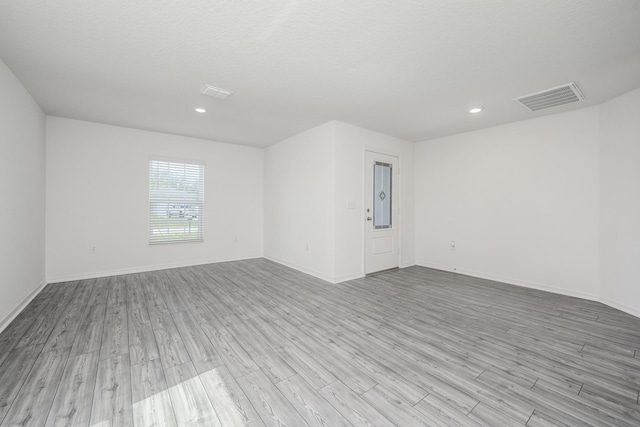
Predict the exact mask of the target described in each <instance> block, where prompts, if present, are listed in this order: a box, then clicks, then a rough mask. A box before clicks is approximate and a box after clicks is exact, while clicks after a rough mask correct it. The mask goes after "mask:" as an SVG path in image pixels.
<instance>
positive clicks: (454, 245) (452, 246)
mask: <svg viewBox="0 0 640 427" xmlns="http://www.w3.org/2000/svg"><path fill="white" fill-rule="evenodd" d="M455 248H456V241H455V240H452V241H451V249H455Z"/></svg>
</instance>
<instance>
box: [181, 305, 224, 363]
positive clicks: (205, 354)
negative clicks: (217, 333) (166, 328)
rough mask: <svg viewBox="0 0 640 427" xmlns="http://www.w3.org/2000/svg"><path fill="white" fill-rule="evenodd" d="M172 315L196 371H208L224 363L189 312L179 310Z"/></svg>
mask: <svg viewBox="0 0 640 427" xmlns="http://www.w3.org/2000/svg"><path fill="white" fill-rule="evenodd" d="M172 317H173V321H174V323H175V325H176V328H177V329H178V332H179V333H180V336H181V338H182V342H183V343H184V346H185V348H186V349H187V353H189V356H190V358H191V361H192V362H193V364H194V367H195V368H196V371H197V372H204V371H208V370H209V369H213V368H217V367H218V366H221V365H222V364H223V363H224V362H223V361H222V358H221V357H220V355H219V354H218V352H217V351H216V350H215V347H214V346H213V344H211V341H209V338H207V336H206V335H205V334H204V332H203V331H202V329H201V328H200V325H199V324H198V323H196V321H195V320H194V319H193V318H192V317H191V314H190V313H188V312H186V311H179V312H175V313H173V314H172Z"/></svg>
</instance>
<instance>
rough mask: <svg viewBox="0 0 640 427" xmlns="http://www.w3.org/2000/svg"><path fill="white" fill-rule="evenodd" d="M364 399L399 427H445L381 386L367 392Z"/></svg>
mask: <svg viewBox="0 0 640 427" xmlns="http://www.w3.org/2000/svg"><path fill="white" fill-rule="evenodd" d="M362 397H363V398H364V400H366V401H367V402H369V404H370V405H371V406H373V407H374V408H376V409H377V410H378V411H380V412H381V413H382V415H384V416H385V417H387V418H388V419H389V420H390V421H391V422H392V423H393V424H395V425H397V426H425V427H428V426H444V424H440V423H438V422H437V421H436V420H435V419H434V418H433V417H431V416H429V415H427V414H425V413H423V412H420V411H418V410H417V409H415V408H414V407H412V406H411V405H408V404H407V403H405V402H403V401H402V400H400V399H399V398H398V397H397V396H396V395H395V394H393V393H391V392H390V391H388V390H386V389H385V388H384V387H382V386H381V385H377V386H375V387H374V388H372V389H371V390H369V391H367V392H366V393H364V394H363V395H362Z"/></svg>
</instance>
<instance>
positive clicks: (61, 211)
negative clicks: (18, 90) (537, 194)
mask: <svg viewBox="0 0 640 427" xmlns="http://www.w3.org/2000/svg"><path fill="white" fill-rule="evenodd" d="M154 155H157V156H165V157H173V158H178V159H187V160H189V159H195V160H203V161H205V162H206V168H205V216H204V227H205V229H204V242H202V243H180V244H170V245H154V246H149V244H148V200H149V195H148V194H149V193H148V191H149V189H148V187H149V181H148V180H149V177H148V167H149V166H148V162H149V157H150V156H154ZM263 157H264V156H263V150H261V149H257V148H249V147H242V146H238V145H232V144H224V143H219V142H213V141H205V140H199V139H194V138H187V137H181V136H175V135H168V134H163V133H156V132H148V131H142V130H135V129H128V128H122V127H116V126H107V125H101V124H97V123H90V122H83V121H77V120H69V119H63V118H57V117H47V193H46V194H47V224H46V225H47V254H48V256H47V277H48V280H49V281H50V282H52V281H60V280H68V279H70V278H81V277H95V276H101V275H108V274H113V273H121V272H131V271H143V270H151V269H158V268H168V267H172V266H181V265H193V264H200V263H208V262H216V261H223V260H230V259H242V258H252V257H260V256H262V235H263V229H262V226H263V216H262V212H263V206H262V201H263V185H262V178H263ZM92 244H95V245H96V246H97V253H96V254H90V253H89V246H90V245H92Z"/></svg>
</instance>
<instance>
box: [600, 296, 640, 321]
mask: <svg viewBox="0 0 640 427" xmlns="http://www.w3.org/2000/svg"><path fill="white" fill-rule="evenodd" d="M600 302H601V303H603V304H606V305H608V306H610V307H613V308H615V309H618V310H621V311H624V312H625V313H627V314H631V315H632V316H636V317H638V318H640V309H637V308H633V307H630V306H628V305H625V304H620V303H619V302H614V301H613V300H610V299H608V298H602V297H600Z"/></svg>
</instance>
